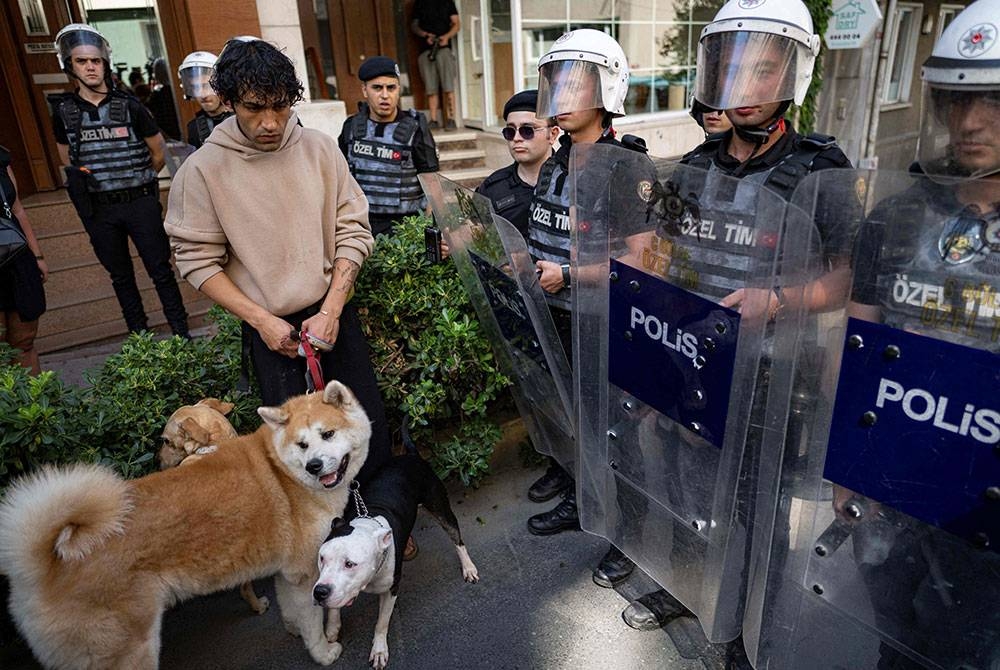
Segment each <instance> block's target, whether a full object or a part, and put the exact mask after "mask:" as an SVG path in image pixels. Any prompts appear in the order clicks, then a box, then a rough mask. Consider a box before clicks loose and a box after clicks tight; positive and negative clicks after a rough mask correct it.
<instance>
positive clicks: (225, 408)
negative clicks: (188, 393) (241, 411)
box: [197, 398, 236, 416]
mask: <svg viewBox="0 0 1000 670" xmlns="http://www.w3.org/2000/svg"><path fill="white" fill-rule="evenodd" d="M197 404H199V405H201V406H203V407H207V408H209V409H214V410H215V411H216V412H218V413H219V414H221V415H222V416H226V415H227V414H229V413H230V412H232V411H233V408H234V407H236V405H234V404H233V403H231V402H225V401H223V400H219V399H218V398H205V399H204V400H199V401H198V403H197Z"/></svg>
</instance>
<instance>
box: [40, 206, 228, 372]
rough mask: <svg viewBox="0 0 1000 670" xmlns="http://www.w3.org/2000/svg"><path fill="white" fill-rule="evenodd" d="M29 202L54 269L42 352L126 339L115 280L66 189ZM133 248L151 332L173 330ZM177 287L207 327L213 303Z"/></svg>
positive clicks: (193, 318) (193, 321) (194, 320)
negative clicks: (116, 296) (99, 256)
mask: <svg viewBox="0 0 1000 670" xmlns="http://www.w3.org/2000/svg"><path fill="white" fill-rule="evenodd" d="M166 194H167V192H166V191H165V190H164V191H161V194H160V195H161V200H162V202H163V204H164V207H165V206H166ZM23 204H24V207H25V210H26V211H27V213H28V217H29V219H30V220H31V226H32V228H33V229H34V231H35V235H36V236H37V237H38V243H39V246H41V248H42V253H44V254H45V259H46V261H47V262H48V265H49V280H48V282H47V283H46V284H45V297H46V302H47V304H48V311H46V312H45V314H43V315H42V317H41V319H40V320H39V324H38V338H37V339H36V340H35V344H36V347H37V349H38V350H39V352H40V353H43V354H44V353H50V352H53V351H61V350H63V349H69V348H72V347H79V346H84V345H87V344H91V343H94V342H100V341H104V340H107V339H109V338H124V337H125V335H127V333H128V329H127V328H126V327H125V320H124V319H123V318H122V314H121V309H120V308H119V306H118V301H117V300H116V299H115V294H114V290H113V289H112V287H111V279H110V277H108V273H107V272H105V270H104V268H103V267H101V265H100V263H98V261H97V258H96V257H95V256H94V250H93V248H92V247H91V245H90V239H89V237H88V235H87V233H86V231H85V230H84V229H83V224H82V223H81V222H80V219H79V217H78V216H77V214H76V210H75V209H73V205H72V204H71V203H70V201H69V197H68V196H67V195H66V191H65V190H62V189H60V190H58V191H52V192H49V193H38V194H35V195H32V196H30V197H27V198H25V199H24V200H23ZM130 249H131V251H132V262H133V265H134V267H135V274H136V282H137V284H138V286H139V291H140V293H141V294H142V302H143V304H144V305H145V307H146V313H147V314H148V315H149V325H150V328H152V329H153V330H157V331H166V332H169V328H168V327H167V325H166V319H165V318H164V316H163V313H162V311H161V307H160V301H159V298H158V297H157V295H156V291H155V289H154V288H153V284H152V281H151V280H150V279H149V276H148V275H147V274H146V270H145V268H143V266H142V261H141V260H140V259H139V258H138V254H137V253H136V251H135V249H134V247H130ZM177 283H178V285H179V286H180V289H181V295H182V297H183V298H184V305H185V307H186V308H187V311H188V316H189V325H190V327H191V328H196V327H198V326H200V325H203V324H204V322H205V318H204V317H205V314H206V313H207V312H208V310H209V308H210V307H211V306H212V302H211V301H210V300H208V299H207V298H205V296H204V295H202V294H201V293H199V292H198V291H196V290H194V289H193V288H192V287H191V286H190V285H189V284H188V283H187V282H185V281H183V280H181V279H180V278H178V280H177Z"/></svg>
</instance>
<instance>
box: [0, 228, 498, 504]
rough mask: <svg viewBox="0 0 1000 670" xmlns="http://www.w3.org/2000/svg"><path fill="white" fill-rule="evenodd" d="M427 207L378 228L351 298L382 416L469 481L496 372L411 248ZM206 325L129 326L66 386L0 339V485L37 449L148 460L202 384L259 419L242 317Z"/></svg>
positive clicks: (478, 463) (469, 321) (130, 472)
mask: <svg viewBox="0 0 1000 670" xmlns="http://www.w3.org/2000/svg"><path fill="white" fill-rule="evenodd" d="M429 224H430V220H429V219H426V218H413V219H409V220H407V221H405V222H403V223H401V224H400V225H399V226H398V228H397V233H396V235H394V236H393V237H391V238H387V237H381V238H379V240H378V242H377V244H376V248H375V253H373V254H372V256H371V257H370V258H369V259H368V261H367V262H366V263H365V266H364V271H363V272H362V274H361V277H360V278H359V280H358V290H357V294H356V296H355V298H354V301H355V304H356V305H357V306H358V309H359V312H360V313H361V315H362V322H363V323H364V328H365V331H366V335H367V337H368V340H369V342H370V343H371V347H372V359H373V360H372V362H373V364H374V366H375V370H376V374H377V376H378V379H379V386H380V388H381V390H382V393H383V397H384V398H385V401H386V408H387V411H388V414H389V416H388V419H389V424H390V425H391V426H397V427H398V426H400V425H402V422H403V419H404V416H409V424H410V431H411V433H412V435H413V437H414V439H415V440H416V442H417V444H419V445H421V446H423V447H427V448H429V449H430V452H431V463H432V464H433V465H434V467H435V469H436V470H437V471H438V473H439V474H441V475H442V476H443V477H446V476H449V475H454V476H457V477H458V478H460V479H461V480H462V482H463V483H465V484H466V485H476V484H477V483H478V481H479V480H480V479H481V478H482V477H483V476H484V475H485V474H486V473H487V471H488V469H489V458H490V455H491V454H492V453H493V448H494V446H495V445H496V443H497V442H498V441H499V439H500V428H499V426H497V425H496V423H495V422H494V421H492V420H491V419H490V415H491V413H493V411H494V409H495V405H496V403H497V400H498V398H504V399H506V394H505V393H504V389H505V387H506V385H507V383H508V382H507V379H506V377H504V375H502V374H501V373H500V372H499V370H498V369H497V365H496V361H495V359H494V357H493V352H492V350H491V349H490V345H489V343H488V342H487V341H486V339H485V338H484V337H483V335H482V333H481V331H480V328H479V322H478V321H477V320H476V318H475V314H474V311H473V308H472V305H471V304H470V303H469V301H468V299H467V298H466V295H465V290H464V288H463V287H462V284H461V281H460V279H459V278H458V274H457V273H456V271H455V268H454V266H453V264H452V263H449V262H445V263H441V264H430V263H428V262H427V261H426V260H425V259H424V255H423V229H424V227H425V226H426V225H429ZM210 318H212V320H214V321H215V323H216V325H217V329H218V332H217V334H216V335H214V336H213V337H210V338H200V339H196V340H193V341H187V340H183V339H181V338H177V337H171V338H166V339H154V338H153V335H152V334H151V333H144V334H138V335H131V336H129V337H128V339H126V340H125V342H124V343H123V345H122V348H121V351H120V352H119V353H117V354H114V355H113V356H110V357H109V358H108V359H107V361H105V363H104V365H103V366H102V367H101V368H100V369H98V370H96V371H94V372H92V373H89V374H88V375H87V381H88V382H89V386H88V387H85V388H77V387H72V386H64V385H63V383H62V382H61V381H60V380H59V378H58V376H57V375H56V374H54V373H51V372H47V373H43V374H42V375H41V376H39V377H35V378H32V377H30V376H29V375H28V374H27V371H26V370H24V369H22V368H20V367H19V366H16V365H14V364H13V361H14V359H13V355H12V350H11V349H10V348H9V347H7V348H3V347H0V489H2V488H3V487H4V486H5V485H6V484H7V483H8V482H9V481H10V478H11V477H14V476H17V475H19V474H21V473H23V472H27V471H29V470H31V469H33V468H35V467H37V466H38V465H40V464H42V463H50V462H69V461H78V460H82V461H90V462H103V463H107V464H110V465H112V466H113V467H115V468H116V469H117V470H118V471H119V472H121V473H122V474H123V475H124V476H126V477H136V476H140V475H143V474H146V473H148V472H150V471H152V470H153V469H155V467H156V463H155V454H156V452H157V450H158V449H159V446H160V433H161V432H162V430H163V425H164V423H165V422H166V418H167V417H168V416H169V415H170V414H171V413H172V412H173V411H174V410H176V409H177V408H178V407H180V406H181V405H186V404H191V403H194V402H197V401H198V400H200V399H202V398H205V397H209V396H211V397H216V398H220V399H222V400H227V401H229V402H232V403H235V405H236V407H235V408H234V409H233V411H232V412H231V413H230V414H229V419H230V421H232V423H233V426H234V427H235V428H236V430H237V431H239V432H240V433H246V432H249V431H252V430H254V429H256V428H257V426H258V425H259V423H260V422H259V419H258V417H257V413H256V408H257V406H258V405H259V404H260V401H259V394H258V393H257V392H256V389H255V388H252V389H251V392H250V393H249V394H239V393H237V391H236V387H237V381H238V379H239V374H240V323H239V321H238V320H237V319H236V318H235V317H233V316H232V315H230V314H228V313H226V312H225V311H224V310H222V309H220V308H213V310H212V312H211V314H210Z"/></svg>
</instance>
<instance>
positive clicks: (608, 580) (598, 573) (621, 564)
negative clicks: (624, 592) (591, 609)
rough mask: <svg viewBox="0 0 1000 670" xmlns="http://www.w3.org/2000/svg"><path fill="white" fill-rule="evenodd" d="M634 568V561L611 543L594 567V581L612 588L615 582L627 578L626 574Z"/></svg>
mask: <svg viewBox="0 0 1000 670" xmlns="http://www.w3.org/2000/svg"><path fill="white" fill-rule="evenodd" d="M633 570H635V563H633V562H632V559H631V558H629V557H628V556H626V555H625V554H623V553H622V552H620V551H619V550H618V547H616V546H615V545H611V548H610V549H608V553H606V554H604V558H602V559H601V562H600V563H598V564H597V567H596V568H594V583H595V584H597V585H598V586H603V587H604V588H606V589H613V588H614V587H615V585H616V584H618V583H620V582H623V581H625V580H626V579H628V576H629V575H631V574H632V571H633Z"/></svg>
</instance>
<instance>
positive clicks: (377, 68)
mask: <svg viewBox="0 0 1000 670" xmlns="http://www.w3.org/2000/svg"><path fill="white" fill-rule="evenodd" d="M375 77H395V78H396V79H399V66H398V65H396V61H394V60H393V59H391V58H389V57H388V56H372V57H371V58H366V59H365V62H364V63H362V64H361V67H359V68H358V79H360V80H361V81H368V80H370V79H374V78H375Z"/></svg>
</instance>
